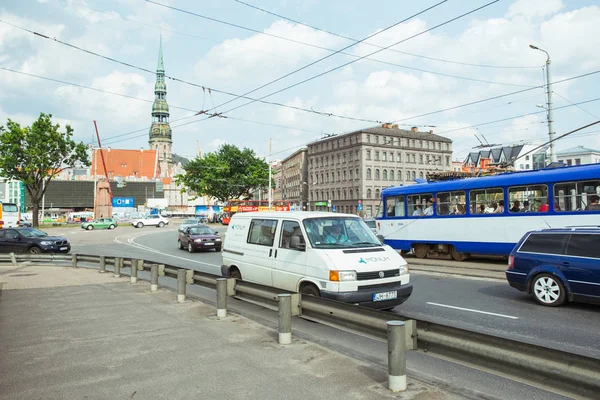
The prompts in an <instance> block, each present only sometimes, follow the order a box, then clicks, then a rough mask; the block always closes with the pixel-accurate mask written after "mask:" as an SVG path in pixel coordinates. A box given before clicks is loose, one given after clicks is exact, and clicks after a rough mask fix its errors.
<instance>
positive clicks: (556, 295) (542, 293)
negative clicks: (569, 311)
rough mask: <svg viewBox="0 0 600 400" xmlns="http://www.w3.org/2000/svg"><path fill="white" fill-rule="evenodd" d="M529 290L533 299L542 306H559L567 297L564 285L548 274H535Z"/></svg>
mask: <svg viewBox="0 0 600 400" xmlns="http://www.w3.org/2000/svg"><path fill="white" fill-rule="evenodd" d="M531 292H532V293H533V298H534V299H535V301H537V302H538V303H540V304H541V305H543V306H549V307H556V306H560V305H562V304H564V302H565V300H566V298H567V294H566V292H565V287H564V285H563V284H562V282H561V281H560V279H558V278H557V277H555V276H554V275H550V274H539V275H538V276H536V277H535V278H534V279H533V283H532V284H531Z"/></svg>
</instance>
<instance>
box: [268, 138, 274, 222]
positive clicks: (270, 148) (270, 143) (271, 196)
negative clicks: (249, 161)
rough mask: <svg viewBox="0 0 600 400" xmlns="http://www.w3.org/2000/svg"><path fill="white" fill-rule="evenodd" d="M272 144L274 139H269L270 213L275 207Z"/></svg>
mask: <svg viewBox="0 0 600 400" xmlns="http://www.w3.org/2000/svg"><path fill="white" fill-rule="evenodd" d="M272 142H273V139H271V138H269V211H271V208H272V206H273V192H272V190H273V189H272V188H271V179H272V178H271V177H272V167H271V152H272V150H273V149H272Z"/></svg>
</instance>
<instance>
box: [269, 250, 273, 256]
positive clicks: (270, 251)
mask: <svg viewBox="0 0 600 400" xmlns="http://www.w3.org/2000/svg"><path fill="white" fill-rule="evenodd" d="M272 255H273V249H269V257H271V256H272Z"/></svg>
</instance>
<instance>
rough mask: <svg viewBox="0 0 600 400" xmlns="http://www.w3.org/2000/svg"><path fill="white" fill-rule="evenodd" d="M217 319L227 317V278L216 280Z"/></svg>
mask: <svg viewBox="0 0 600 400" xmlns="http://www.w3.org/2000/svg"><path fill="white" fill-rule="evenodd" d="M217 317H218V318H225V317H227V278H217Z"/></svg>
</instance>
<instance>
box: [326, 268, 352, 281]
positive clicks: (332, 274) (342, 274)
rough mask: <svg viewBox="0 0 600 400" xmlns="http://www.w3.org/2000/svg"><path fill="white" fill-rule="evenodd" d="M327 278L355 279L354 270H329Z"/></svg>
mask: <svg viewBox="0 0 600 400" xmlns="http://www.w3.org/2000/svg"><path fill="white" fill-rule="evenodd" d="M329 280H330V281H333V282H343V281H355V280H356V271H338V270H331V271H329Z"/></svg>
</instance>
